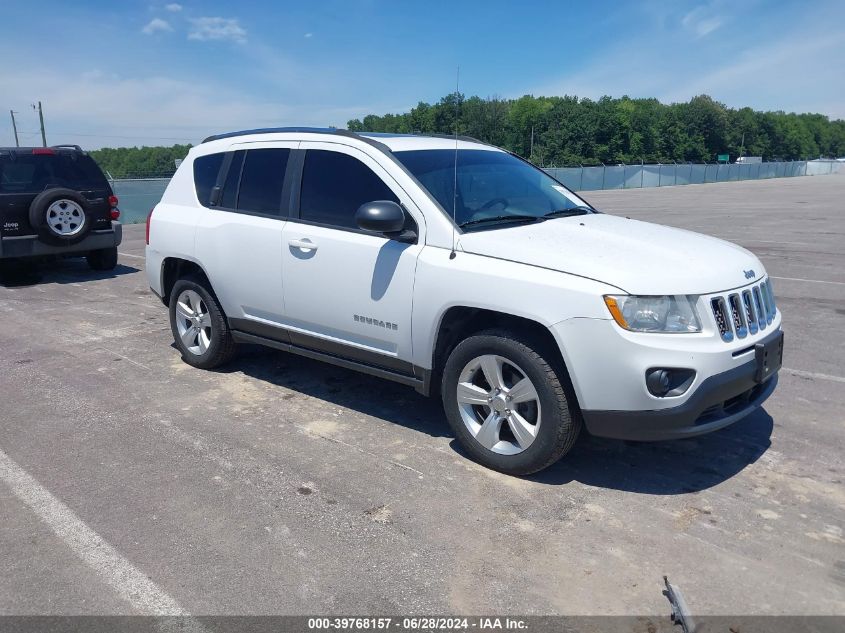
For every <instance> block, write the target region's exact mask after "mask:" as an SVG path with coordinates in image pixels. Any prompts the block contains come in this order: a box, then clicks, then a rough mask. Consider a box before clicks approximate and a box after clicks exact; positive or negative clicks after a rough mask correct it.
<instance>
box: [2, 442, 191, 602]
mask: <svg viewBox="0 0 845 633" xmlns="http://www.w3.org/2000/svg"><path fill="white" fill-rule="evenodd" d="M0 480H2V481H3V482H5V484H6V485H7V486H9V488H10V489H11V491H12V492H13V493H14V495H15V496H16V497H17V498H18V499H20V500H21V501H22V502H23V503H25V504H26V505H28V506H29V507H30V509H31V510H32V511H33V512H35V514H37V515H38V518H40V519H41V520H42V521H43V522H44V523H45V524H46V525H47V527H49V528H50V529H51V530H52V531H53V532H54V533H55V534H56V536H58V537H59V538H60V539H61V540H62V541H64V543H65V545H67V546H68V547H69V548H70V549H71V550H73V553H74V554H76V555H77V556H78V557H79V558H80V559H81V560H82V562H84V563H85V564H86V565H88V566H89V567H90V568H91V569H93V570H94V571H95V572H96V573H97V575H98V576H99V577H100V578H101V579H102V580H103V581H104V582H105V583H106V584H108V585H109V586H110V587H111V588H112V589H114V590H115V591H116V592H117V593H118V594H119V595H120V597H121V598H123V599H124V600H126V601H127V602H128V603H129V604H131V605H132V607H133V608H135V609H136V610H137V611H139V612H141V613H142V614H144V615H159V616H163V615H179V616H187V615H189V614H188V613H187V611H185V610H184V609H183V608H182V607H181V606H180V605H179V603H178V602H176V600H174V599H173V598H171V597H170V596H169V595H167V594H166V593H165V592H164V591H163V590H162V589H160V588H159V587H158V586H156V584H155V583H153V582H152V581H151V580H150V579H149V578H147V576H146V575H145V574H144V573H143V572H141V571H140V570H139V569H138V568H137V567H135V566H134V565H133V564H132V563H130V562H129V561H128V560H126V559H125V558H124V557H123V556H121V555H120V554H119V553H118V551H117V550H116V549H114V548H113V547H112V546H111V545H109V544H108V543H107V542H106V541H105V540H103V538H102V537H101V536H100V535H99V534H97V533H96V532H95V531H94V530H92V529H91V528H90V527H88V526H87V525H86V524H85V523H84V522H83V521H82V520H81V519H80V518H79V517H78V516H76V514H74V512H73V510H71V509H70V508H68V507H67V506H66V505H65V504H64V503H62V502H61V501H59V500H58V499H57V498H56V497H54V496H53V495H52V494H51V493H50V491H49V490H47V489H46V488H44V487H43V486H42V485H41V484H39V483H38V482H37V481H36V480H35V479H34V478H33V477H32V476H31V475H30V474H29V473H27V472H26V471H25V470H24V469H23V468H21V467H20V466H18V465H17V464H16V463H15V462H14V460H12V458H11V457H9V456H8V455H6V453H4V452H3V451H2V450H0Z"/></svg>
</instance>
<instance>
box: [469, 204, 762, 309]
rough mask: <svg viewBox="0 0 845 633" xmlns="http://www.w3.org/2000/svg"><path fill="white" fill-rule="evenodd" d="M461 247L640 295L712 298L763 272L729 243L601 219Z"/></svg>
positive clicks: (500, 233) (497, 234) (500, 232)
mask: <svg viewBox="0 0 845 633" xmlns="http://www.w3.org/2000/svg"><path fill="white" fill-rule="evenodd" d="M460 248H461V250H463V251H465V252H467V253H474V254H476V255H486V256H488V257H496V258H497V259H506V260H509V261H514V262H520V263H524V264H529V265H532V266H540V267H543V268H550V269H552V270H558V271H560V272H564V273H571V274H573V275H579V276H581V277H588V278H590V279H595V280H597V281H603V282H605V283H607V284H610V285H613V286H616V287H617V288H621V289H622V290H624V291H625V292H628V293H630V294H640V295H663V294H688V295H702V294H710V293H715V292H720V291H723V290H730V289H732V288H738V287H739V286H744V285H747V284H750V283H751V282H752V281H754V280H756V279H760V278H761V277H763V273H764V271H763V265H762V264H761V263H760V260H758V259H757V258H756V257H755V256H754V255H753V254H752V253H750V252H749V251H747V250H745V249H744V248H742V247H740V246H737V245H735V244H731V243H730V242H725V241H724V240H720V239H717V238H715V237H710V236H708V235H702V234H700V233H693V232H691V231H685V230H683V229H675V228H671V227H667V226H661V225H659V224H651V223H649V222H640V221H638V220H629V219H627V218H622V217H618V216H613V215H606V214H603V213H601V214H590V215H579V216H573V217H568V218H555V219H552V220H547V221H545V222H537V223H536V224H527V225H520V226H511V227H508V228H500V229H494V230H485V231H477V232H472V233H466V234H464V235H462V236H461V237H460ZM750 271H753V276H751V275H752V273H751V272H750Z"/></svg>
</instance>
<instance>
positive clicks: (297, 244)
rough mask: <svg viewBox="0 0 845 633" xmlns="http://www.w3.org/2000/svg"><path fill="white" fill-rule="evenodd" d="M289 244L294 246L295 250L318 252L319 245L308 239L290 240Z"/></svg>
mask: <svg viewBox="0 0 845 633" xmlns="http://www.w3.org/2000/svg"><path fill="white" fill-rule="evenodd" d="M288 244H289V245H290V246H292V247H293V248H301V249H302V250H305V251H316V250H317V245H316V244H315V243H314V242H312V241H311V240H309V239H308V238H307V237H306V238H303V239H301V240H290V241H289V242H288Z"/></svg>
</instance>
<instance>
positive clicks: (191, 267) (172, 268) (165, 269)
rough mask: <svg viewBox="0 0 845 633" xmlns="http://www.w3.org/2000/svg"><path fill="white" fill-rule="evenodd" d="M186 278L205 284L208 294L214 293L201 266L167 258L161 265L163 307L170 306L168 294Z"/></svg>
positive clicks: (191, 262) (176, 258)
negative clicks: (178, 282) (192, 278)
mask: <svg viewBox="0 0 845 633" xmlns="http://www.w3.org/2000/svg"><path fill="white" fill-rule="evenodd" d="M186 277H195V278H197V279H198V280H200V281H202V282H203V283H204V284H205V286H206V288H207V289H208V291H209V292H211V293H214V289H213V288H212V286H211V281H210V280H209V278H208V275H207V274H206V273H205V270H204V269H203V267H202V266H200V265H199V264H198V263H196V262H194V261H191V260H189V259H182V258H180V257H167V258H165V259H164V261H163V262H162V263H161V300H162V301H163V302H164V305H169V304H170V293H171V292H172V291H173V286H174V285H175V284H176V282H177V281H179V280H180V279H184V278H186Z"/></svg>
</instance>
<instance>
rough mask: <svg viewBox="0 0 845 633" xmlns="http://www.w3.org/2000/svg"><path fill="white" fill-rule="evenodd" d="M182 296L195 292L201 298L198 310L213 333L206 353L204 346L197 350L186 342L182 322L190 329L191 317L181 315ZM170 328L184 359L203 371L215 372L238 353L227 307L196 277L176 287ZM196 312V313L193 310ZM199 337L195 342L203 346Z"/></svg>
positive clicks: (171, 296)
mask: <svg viewBox="0 0 845 633" xmlns="http://www.w3.org/2000/svg"><path fill="white" fill-rule="evenodd" d="M182 293H188V294H189V295H190V293H194V294H195V295H197V296H198V298H199V302H200V305H199V306H196V308H197V311H199V313H201V314H203V316H206V317H208V319H207V321H206V322H207V323H208V325H207V326H206V327H204V328H203V330H210V335H208V332H206V337H205V339H206V340H207V341H208V346H207V349H205V350H204V351H202V349H201V347H200V348H199V349H198V350H196V351H194V350H191V349H190V346H189V345H187V344H186V343H185V341H184V340H183V336H182V335H181V333H180V331H179V330H180V324H179V320H180V319H182V328H183V329H188V328H186V326H187V325H189V324H190V323H191V321H190V319H189V318H185V317H183V316H182V315H181V314H180V313H179V308H180V306H179V297H180V296H181V295H182ZM169 307H170V329H171V331H172V332H173V340H174V342H175V343H176V347H177V348H178V349H179V351H180V352H181V353H182V360H184V361H185V362H186V363H188V364H189V365H191V366H193V367H197V368H199V369H214V368H215V367H220V366H221V365H224V364H226V363H227V362H229V361H230V360H231V359H232V357H233V356H234V355H235V352H236V351H237V343H235V340H234V338H233V337H232V332H231V330H229V323H228V321H227V319H226V315H225V314H224V313H223V308H221V307H220V304H219V303H218V301H217V297H215V296H214V294H213V293H212V292H211V291H210V290H209V289H208V288H207V287H206V282H205V280H204V279H201V278H199V277H196V276H190V277H184V278H182V279H180V280H178V281H177V282H176V283H175V284H173V290H172V291H171V292H170V302H169ZM191 311H192V312H196V311H195V310H193V309H192V310H191ZM198 337H199V334H197V337H196V338H195V339H194V340H195V341H196V343H197V345H199V338H198ZM188 338H190V336H188Z"/></svg>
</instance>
